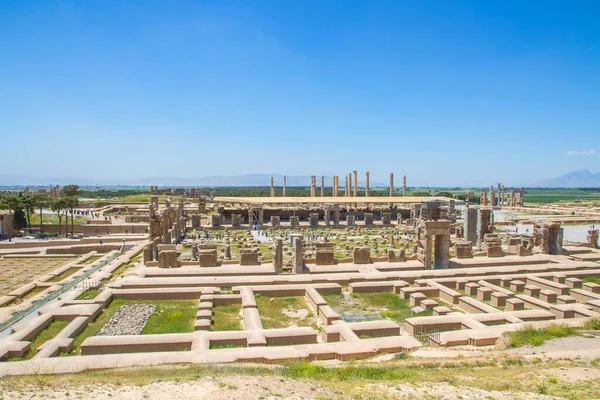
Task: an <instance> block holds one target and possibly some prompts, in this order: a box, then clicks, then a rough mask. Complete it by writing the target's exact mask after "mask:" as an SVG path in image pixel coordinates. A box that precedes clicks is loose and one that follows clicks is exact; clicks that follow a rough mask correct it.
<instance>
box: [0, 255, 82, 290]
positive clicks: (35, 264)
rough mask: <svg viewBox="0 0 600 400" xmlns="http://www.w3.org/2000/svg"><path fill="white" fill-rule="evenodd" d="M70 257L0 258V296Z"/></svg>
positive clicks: (65, 261) (45, 272)
mask: <svg viewBox="0 0 600 400" xmlns="http://www.w3.org/2000/svg"><path fill="white" fill-rule="evenodd" d="M73 260H74V258H72V257H48V258H46V257H31V258H26V257H23V258H4V259H1V260H0V296H4V295H6V294H8V293H9V292H11V291H13V290H15V289H17V288H19V287H21V286H23V285H25V284H27V283H29V282H31V281H33V280H35V279H37V278H39V277H40V276H42V275H45V274H47V273H49V272H52V271H54V270H55V269H57V268H59V267H61V266H63V265H65V264H67V263H69V262H71V261H73Z"/></svg>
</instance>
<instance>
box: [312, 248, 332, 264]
mask: <svg viewBox="0 0 600 400" xmlns="http://www.w3.org/2000/svg"><path fill="white" fill-rule="evenodd" d="M315 259H316V263H317V265H334V264H335V257H334V253H333V249H317V252H316V255H315Z"/></svg>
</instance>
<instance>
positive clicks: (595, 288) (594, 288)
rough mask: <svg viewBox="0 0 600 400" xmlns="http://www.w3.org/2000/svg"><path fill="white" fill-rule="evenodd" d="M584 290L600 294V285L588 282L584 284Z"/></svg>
mask: <svg viewBox="0 0 600 400" xmlns="http://www.w3.org/2000/svg"><path fill="white" fill-rule="evenodd" d="M583 290H587V291H588V292H592V293H600V285H598V284H597V283H593V282H587V283H584V284H583Z"/></svg>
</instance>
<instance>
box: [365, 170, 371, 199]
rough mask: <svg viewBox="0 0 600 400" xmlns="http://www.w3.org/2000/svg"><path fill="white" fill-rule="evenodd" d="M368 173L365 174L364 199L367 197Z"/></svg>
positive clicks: (368, 193)
mask: <svg viewBox="0 0 600 400" xmlns="http://www.w3.org/2000/svg"><path fill="white" fill-rule="evenodd" d="M369 195H370V192H369V171H367V172H366V173H365V197H369Z"/></svg>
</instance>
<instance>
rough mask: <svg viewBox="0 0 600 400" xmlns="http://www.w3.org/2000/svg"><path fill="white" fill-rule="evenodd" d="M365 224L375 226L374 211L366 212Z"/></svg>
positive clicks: (368, 226)
mask: <svg viewBox="0 0 600 400" xmlns="http://www.w3.org/2000/svg"><path fill="white" fill-rule="evenodd" d="M365 226H366V227H367V228H370V227H372V226H373V213H365Z"/></svg>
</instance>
